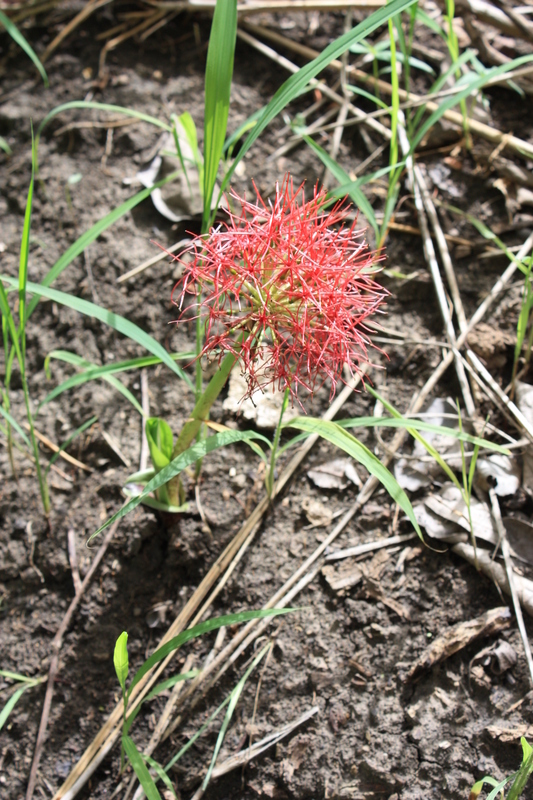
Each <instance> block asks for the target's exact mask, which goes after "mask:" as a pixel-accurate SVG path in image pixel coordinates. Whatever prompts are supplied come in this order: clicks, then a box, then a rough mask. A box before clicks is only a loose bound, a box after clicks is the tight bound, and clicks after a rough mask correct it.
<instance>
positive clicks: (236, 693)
mask: <svg viewBox="0 0 533 800" xmlns="http://www.w3.org/2000/svg"><path fill="white" fill-rule="evenodd" d="M271 647H272V645H271V644H270V642H269V643H268V644H267V645H265V647H263V648H262V650H260V652H259V653H258V654H257V655H256V657H255V658H254V660H253V661H252V663H251V664H250V666H249V667H248V669H247V670H246V672H245V673H244V675H243V676H242V678H241V679H240V681H239V682H238V683H237V685H236V686H235V688H234V689H233V691H232V692H231V694H230V700H229V703H228V708H227V711H226V714H225V716H224V720H223V722H222V725H221V728H220V731H219V732H218V736H217V741H216V744H215V749H214V751H213V757H212V758H211V763H210V765H209V769H208V770H207V775H206V776H205V778H204V781H203V783H202V790H203V791H204V792H205V790H206V789H207V785H208V783H209V781H210V780H211V775H212V773H213V769H214V768H215V764H216V763H217V758H218V754H219V753H220V748H221V747H222V744H223V742H224V738H225V736H226V731H227V730H228V726H229V724H230V722H231V718H232V717H233V712H234V711H235V708H236V707H237V703H238V702H239V698H240V696H241V694H242V690H243V689H244V687H245V684H246V681H247V680H248V678H249V677H250V675H251V674H252V672H253V670H254V669H255V668H256V667H257V665H258V664H259V663H260V661H262V659H263V658H264V657H265V655H266V654H267V653H268V651H269V650H270V649H271Z"/></svg>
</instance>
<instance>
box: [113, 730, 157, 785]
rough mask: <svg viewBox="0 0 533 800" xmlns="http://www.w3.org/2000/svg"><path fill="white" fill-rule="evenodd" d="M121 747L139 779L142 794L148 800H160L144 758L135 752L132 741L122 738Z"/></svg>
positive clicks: (127, 737) (125, 737)
mask: <svg viewBox="0 0 533 800" xmlns="http://www.w3.org/2000/svg"><path fill="white" fill-rule="evenodd" d="M122 747H123V748H124V751H125V753H126V755H127V756H128V758H129V760H130V764H131V766H132V767H133V770H134V772H135V774H136V775H137V778H138V779H139V783H140V784H141V786H142V787H143V789H144V793H145V795H146V797H147V798H148V800H161V795H160V794H159V791H158V789H157V786H156V785H155V783H154V781H153V780H152V776H151V775H150V771H149V769H148V767H147V766H146V764H145V762H144V758H143V757H142V755H141V754H140V753H139V751H138V750H137V748H136V746H135V743H134V741H133V739H130V737H129V736H123V737H122Z"/></svg>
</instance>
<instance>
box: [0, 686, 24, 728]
mask: <svg viewBox="0 0 533 800" xmlns="http://www.w3.org/2000/svg"><path fill="white" fill-rule="evenodd" d="M30 688H31V685H30V684H25V685H24V686H21V687H20V688H19V689H15V691H14V692H13V694H12V695H11V697H10V698H9V700H8V701H7V703H6V704H5V706H4V707H3V709H2V711H0V731H1V730H2V728H3V727H4V725H5V724H6V722H7V719H8V717H9V715H10V714H11V712H12V711H13V709H14V707H15V706H16V704H17V703H18V701H19V700H20V698H21V697H22V695H23V694H24V692H25V691H27V690H28V689H30Z"/></svg>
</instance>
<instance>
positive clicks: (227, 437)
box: [89, 430, 268, 542]
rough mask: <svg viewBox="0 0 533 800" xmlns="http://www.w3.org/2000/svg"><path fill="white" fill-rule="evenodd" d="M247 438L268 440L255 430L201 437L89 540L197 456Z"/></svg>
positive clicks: (230, 431) (91, 538)
mask: <svg viewBox="0 0 533 800" xmlns="http://www.w3.org/2000/svg"><path fill="white" fill-rule="evenodd" d="M248 439H261V440H262V441H264V442H268V439H266V437H265V436H262V435H261V434H260V433H255V431H232V430H228V431H224V432H223V433H217V434H215V435H214V436H210V437H209V438H208V439H203V440H202V441H200V442H197V443H196V444H194V445H192V447H189V449H188V450H185V452H184V453H181V455H179V456H177V457H176V458H175V459H173V460H172V461H171V462H170V464H169V465H168V466H167V467H164V469H162V470H161V471H160V472H158V473H157V475H155V477H153V478H152V480H151V481H149V482H148V483H147V484H146V486H145V487H144V489H143V490H142V492H141V493H140V494H138V495H137V496H136V497H133V498H132V499H131V500H130V501H129V502H128V503H126V504H125V505H124V506H122V508H121V509H120V511H117V512H116V514H113V516H112V517H110V518H109V519H108V520H107V522H105V523H104V524H103V525H101V526H100V528H98V530H97V531H95V532H94V533H93V534H92V536H91V537H90V539H89V542H91V541H92V540H93V539H94V537H95V536H98V534H99V533H101V532H102V531H103V530H104V529H105V528H107V526H108V525H111V524H112V523H113V522H115V520H117V519H121V518H122V517H124V516H125V515H126V514H128V513H129V512H130V511H133V509H134V508H135V507H136V506H138V505H139V503H140V502H141V501H142V500H143V499H144V498H145V497H148V495H150V494H152V492H155V491H156V490H157V489H159V488H160V486H164V485H165V483H168V482H169V481H170V480H171V479H172V478H174V477H176V476H177V475H179V474H180V472H183V470H184V469H185V467H188V466H189V465H190V464H194V463H195V462H196V461H198V459H199V458H203V457H204V456H205V455H206V454H207V453H211V452H212V451H213V450H217V449H218V448H220V447H226V446H227V445H229V444H234V443H236V442H245V441H247V440H248Z"/></svg>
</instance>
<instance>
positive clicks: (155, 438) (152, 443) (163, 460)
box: [145, 417, 174, 472]
mask: <svg viewBox="0 0 533 800" xmlns="http://www.w3.org/2000/svg"><path fill="white" fill-rule="evenodd" d="M145 431H146V438H147V440H148V447H149V448H150V458H151V459H152V464H153V465H154V467H155V469H156V471H157V472H159V471H160V470H162V469H163V467H166V466H167V465H168V464H170V462H171V461H172V448H173V447H174V437H173V435H172V429H171V427H170V425H169V424H168V422H165V420H164V419H160V418H159V417H150V419H147V420H146V424H145Z"/></svg>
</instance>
